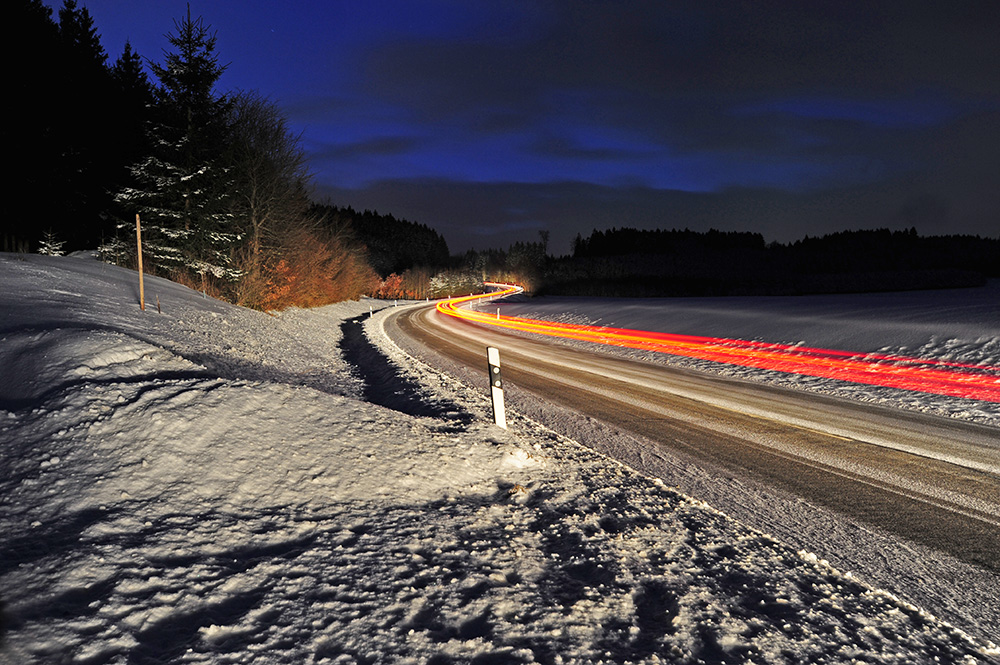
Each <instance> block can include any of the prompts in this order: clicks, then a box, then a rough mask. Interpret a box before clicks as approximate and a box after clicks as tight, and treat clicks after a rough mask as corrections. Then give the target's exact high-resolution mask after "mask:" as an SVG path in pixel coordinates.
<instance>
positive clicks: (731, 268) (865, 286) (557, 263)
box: [536, 228, 1000, 297]
mask: <svg viewBox="0 0 1000 665" xmlns="http://www.w3.org/2000/svg"><path fill="white" fill-rule="evenodd" d="M573 249H574V251H573V254H572V255H571V256H568V257H563V258H561V259H549V260H548V261H547V263H546V264H545V268H544V271H543V276H542V278H541V280H540V281H539V284H538V288H537V289H536V292H538V293H549V294H560V295H599V296H614V297H628V296H633V297H637V296H646V297H652V296H720V295H794V294H807V293H848V292H866V291H896V290H913V289H931V288H957V287H968V286H979V285H982V284H984V283H985V281H986V279H988V278H991V277H1000V238H995V239H994V238H980V237H978V236H933V237H920V236H919V235H918V234H917V232H916V230H915V229H909V230H907V231H890V230H888V229H877V230H864V231H844V232H840V233H834V234H831V235H826V236H823V237H818V238H810V237H806V238H804V239H802V240H799V241H796V242H793V243H788V244H781V243H770V244H767V243H765V242H764V238H763V236H761V235H760V234H758V233H736V232H721V231H715V230H711V231H708V232H705V233H699V232H695V231H690V230H683V231H680V230H670V231H666V230H637V229H628V228H625V229H611V230H609V231H594V232H593V233H592V234H591V236H590V237H589V238H583V237H579V236H578V237H577V239H576V241H575V242H574V247H573Z"/></svg>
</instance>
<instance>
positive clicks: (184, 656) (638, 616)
mask: <svg viewBox="0 0 1000 665" xmlns="http://www.w3.org/2000/svg"><path fill="white" fill-rule="evenodd" d="M135 282H136V275H135V273H134V272H130V271H126V270H123V269H120V268H116V267H113V266H107V265H103V264H100V263H98V262H96V261H92V260H89V259H84V258H73V257H66V258H59V257H39V256H16V255H10V254H0V377H2V382H0V599H2V601H3V603H4V610H3V623H2V627H0V630H2V633H0V635H2V638H0V639H2V640H3V641H2V646H0V662H2V663H4V665H6V664H8V663H9V664H10V665H15V664H17V665H21V664H26V665H29V664H34V663H38V664H42V663H46V664H47V663H80V664H87V665H97V664H101V663H121V664H126V663H127V664H130V665H131V664H140V665H141V664H145V663H264V664H270V663H289V664H291V663H295V664H301V663H345V664H346V663H437V664H445V663H480V664H488V663H532V662H537V663H584V662H586V663H598V662H609V663H624V662H636V663H639V662H643V663H653V662H682V663H683V662H746V663H750V662H753V663H765V662H770V663H802V662H877V663H897V662H898V663H914V662H941V663H949V662H950V663H954V662H962V663H965V662H998V661H1000V651H998V649H997V647H996V646H994V645H992V644H989V643H986V642H983V641H980V640H977V639H975V638H972V637H969V636H968V635H966V634H965V633H963V632H961V631H959V630H958V629H955V628H953V627H951V626H950V625H948V624H946V623H944V622H942V621H940V620H938V619H936V618H934V617H933V616H931V615H930V614H927V613H925V612H923V611H921V610H920V609H918V608H916V607H914V606H911V605H909V604H907V603H905V602H902V601H900V600H898V599H897V598H895V597H894V596H892V595H891V594H888V593H886V592H883V591H879V590H877V589H873V588H871V587H869V586H866V585H865V584H863V583H861V582H859V581H857V580H856V579H854V578H853V577H852V576H850V575H849V574H846V573H841V572H838V571H837V570H835V569H834V568H832V567H831V566H829V565H828V564H826V563H825V562H824V561H822V560H818V559H817V558H816V557H815V556H814V555H812V554H810V553H808V552H806V551H799V552H797V551H795V550H794V549H790V548H789V547H787V546H785V545H782V544H781V543H779V542H776V541H775V540H774V539H772V538H770V537H768V536H767V535H764V534H762V533H760V532H757V531H754V530H751V529H749V528H747V527H745V526H742V525H741V524H740V523H737V522H735V521H733V520H732V519H730V518H728V517H726V516H725V515H723V514H721V513H719V512H717V511H715V510H713V509H712V508H711V507H709V506H707V505H705V504H703V503H700V502H697V501H694V500H691V499H689V498H687V497H685V496H684V495H682V494H680V493H678V492H677V491H676V490H673V489H671V488H669V487H667V486H665V485H664V484H663V483H662V482H659V481H655V480H650V479H649V478H647V477H644V476H643V475H640V474H639V473H637V472H635V471H632V470H630V469H629V468H627V467H624V466H622V465H620V464H618V463H615V462H613V461H611V460H609V459H608V458H606V457H603V456H601V455H600V454H598V453H595V452H593V451H591V450H590V449H587V448H584V447H582V446H580V445H578V444H576V443H574V442H573V441H570V440H567V439H565V438H562V437H560V436H557V435H555V434H553V433H552V432H550V431H548V430H546V429H544V428H543V427H541V426H539V425H537V424H536V423H534V422H532V421H530V420H528V419H526V418H524V417H522V416H518V415H517V414H510V420H511V429H510V430H509V431H506V432H505V431H502V430H498V429H497V428H495V427H493V426H492V425H490V424H489V423H488V421H487V417H486V415H487V409H488V398H487V397H486V396H485V395H484V394H483V391H481V390H478V389H476V388H469V387H466V386H465V385H463V384H460V383H457V382H456V381H455V380H453V379H450V378H448V377H446V376H443V375H440V374H436V373H434V372H432V371H430V370H429V369H427V368H426V367H422V368H419V372H418V374H415V375H411V376H420V377H422V379H421V383H422V384H423V388H422V390H423V391H424V393H423V395H424V398H425V400H426V402H427V404H429V405H430V406H431V407H433V408H432V413H433V415H423V416H412V415H407V414H405V413H402V412H400V411H398V410H393V409H390V408H386V407H383V406H378V405H376V404H373V403H371V402H368V401H365V400H364V399H363V396H365V395H368V394H370V386H369V387H366V385H365V382H364V380H363V379H362V377H361V376H359V375H358V373H357V372H355V371H353V370H352V368H351V366H350V365H349V364H348V363H347V362H346V361H345V360H344V355H343V353H342V350H341V348H340V345H339V342H340V339H341V335H342V329H345V328H344V326H345V322H346V321H347V320H348V319H351V318H353V317H357V316H359V315H364V314H366V313H367V312H368V310H369V306H370V304H369V303H367V302H365V303H343V304H339V305H334V306H330V307H325V308H321V309H318V310H312V311H300V310H295V311H290V312H285V313H282V314H281V315H279V316H274V317H272V316H268V315H265V314H260V313H257V312H252V311H248V310H242V309H239V308H236V307H232V306H229V305H226V304H224V303H220V302H217V301H213V300H210V299H206V298H204V297H203V296H202V295H201V294H199V293H196V292H193V291H190V290H187V289H185V288H183V287H180V286H178V285H176V284H172V283H169V282H165V281H163V280H157V279H151V278H150V279H147V281H146V298H147V308H146V311H145V312H143V311H140V310H139V308H138V306H137V305H136V303H137V299H138V297H137V296H138V288H137V284H136V283H135ZM157 301H158V303H159V306H160V308H161V310H162V311H161V312H158V311H157V304H156V303H157ZM375 306H376V307H378V306H379V304H378V303H376V304H375ZM381 317H382V315H379V314H376V315H375V316H374V317H372V318H371V320H370V321H368V324H367V327H368V331H369V334H370V335H371V336H372V338H377V337H378V335H377V334H376V331H377V324H378V323H379V321H380V320H381ZM379 343H381V344H384V342H379ZM362 355H364V354H362ZM380 380H381V381H382V382H383V383H386V382H391V378H390V377H385V376H383V377H382V378H381V379H380ZM385 396H386V395H385V394H384V392H383V397H385ZM389 397H391V395H389ZM384 401H386V402H387V403H391V399H388V400H384Z"/></svg>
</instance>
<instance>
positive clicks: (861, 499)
mask: <svg viewBox="0 0 1000 665" xmlns="http://www.w3.org/2000/svg"><path fill="white" fill-rule="evenodd" d="M387 327H391V328H392V329H393V331H398V334H402V335H405V336H407V337H409V338H412V339H414V340H416V341H419V343H421V344H423V345H426V346H428V347H430V348H431V349H433V350H434V351H436V352H438V353H440V354H442V355H444V356H446V357H448V358H450V359H451V360H452V361H457V362H459V363H463V364H466V365H468V366H469V367H472V368H475V369H477V370H478V369H482V368H483V367H485V347H486V346H487V345H491V346H497V347H499V348H500V349H501V350H502V354H503V367H504V378H505V381H506V382H507V383H508V384H513V385H515V386H517V387H518V388H520V389H523V390H525V391H528V392H530V393H533V394H535V395H537V396H538V397H540V398H542V399H545V400H548V401H550V402H553V403H556V404H559V405H561V406H564V407H567V408H570V409H573V410H574V411H577V412H580V413H584V414H586V415H589V416H592V417H594V418H596V419H598V420H602V421H604V422H607V423H610V424H613V425H615V426H617V427H619V428H620V429H622V430H625V431H629V432H633V433H635V434H638V435H640V436H642V437H644V438H646V439H648V440H651V441H653V442H655V443H656V445H658V446H660V447H662V448H664V449H666V450H669V451H675V452H676V453H678V454H680V455H683V456H684V457H685V458H688V459H695V460H697V461H698V462H699V463H700V464H701V465H703V466H705V467H708V468H711V469H716V470H719V471H721V472H722V473H726V474H729V475H732V476H735V477H737V478H745V479H750V480H752V481H754V482H761V483H764V484H766V485H768V486H772V487H775V488H779V489H780V490H783V491H786V492H791V493H793V494H795V495H798V496H800V497H802V498H803V499H805V500H806V501H809V502H812V503H814V504H817V505H821V506H825V507H827V508H829V509H832V510H834V511H837V512H839V513H842V514H844V515H847V516H849V517H850V518H853V519H856V520H860V521H862V522H865V523H868V524H870V525H873V526H875V527H877V528H879V529H882V530H884V531H886V532H888V533H892V534H896V535H897V536H901V537H903V538H905V539H907V540H910V541H913V542H916V543H920V544H923V545H926V546H929V547H931V548H933V549H936V550H939V551H942V552H946V553H948V554H950V555H951V556H954V557H955V558H957V559H959V560H962V561H965V562H967V563H970V564H973V565H975V566H978V567H982V568H985V569H988V570H992V571H994V572H1000V431H998V430H997V429H996V428H992V427H986V426H982V425H977V424H974V423H966V422H962V421H956V420H952V419H946V418H941V417H935V416H929V415H925V414H920V413H914V412H906V411H899V410H894V409H888V408H883V407H878V406H873V405H869V404H862V403H857V402H851V401H847V400H842V399H837V398H833V397H829V396H825V395H818V394H814V393H807V392H803V391H795V390H789V389H785V388H779V387H775V386H768V385H761V384H756V383H750V382H747V381H742V380H737V379H732V378H728V377H721V376H716V375H710V374H704V373H700V372H694V371H690V370H685V369H680V368H675V367H669V366H666V365H661V364H653V363H647V362H642V361H637V360H634V359H630V358H625V357H622V356H618V355H613V354H610V353H607V352H604V351H602V350H600V349H588V348H582V347H580V346H578V345H565V344H559V343H553V341H552V340H550V339H539V338H532V337H528V336H524V335H516V334H511V333H506V332H502V331H499V330H495V329H490V328H486V327H483V326H479V325H475V324H470V323H467V322H464V321H459V320H456V319H453V318H451V317H447V316H443V315H441V314H440V313H438V312H436V311H435V309H434V308H433V307H418V308H409V309H405V310H400V311H399V312H397V313H394V314H392V315H391V316H390V317H389V319H388V320H387Z"/></svg>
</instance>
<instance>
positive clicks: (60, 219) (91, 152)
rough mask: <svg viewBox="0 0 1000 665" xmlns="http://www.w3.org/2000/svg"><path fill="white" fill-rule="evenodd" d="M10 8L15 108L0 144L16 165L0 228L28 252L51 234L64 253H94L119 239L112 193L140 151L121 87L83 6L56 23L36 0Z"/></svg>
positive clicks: (15, 0) (70, 8)
mask: <svg viewBox="0 0 1000 665" xmlns="http://www.w3.org/2000/svg"><path fill="white" fill-rule="evenodd" d="M5 9H6V10H7V13H6V16H8V17H9V18H10V19H11V20H12V23H11V24H10V25H12V26H13V28H14V31H15V33H16V34H17V38H16V39H8V40H5V47H4V48H5V49H7V51H8V52H7V54H6V55H7V62H10V63H12V65H11V66H10V67H8V70H7V76H8V77H9V84H8V85H9V87H8V90H9V95H10V98H11V99H12V100H13V103H11V104H8V105H7V107H6V108H7V111H8V114H9V115H8V117H7V118H5V121H4V125H3V129H2V132H3V134H2V140H3V143H4V149H5V157H6V158H7V159H8V161H9V162H10V163H11V164H13V165H14V167H15V168H14V169H13V172H12V173H10V174H8V176H7V178H6V179H5V182H6V183H7V187H9V188H10V192H11V195H8V196H5V197H3V199H4V203H3V210H2V214H0V229H2V233H3V236H4V237H5V238H7V239H15V240H17V241H19V243H20V244H21V246H25V247H26V248H28V249H30V250H35V249H37V248H38V246H39V243H40V242H41V240H42V238H43V236H45V234H48V235H49V237H50V238H53V237H54V238H57V239H58V241H59V242H62V243H65V245H66V249H67V250H75V249H84V248H88V247H89V248H93V247H96V246H97V244H98V243H99V242H100V240H101V238H102V237H107V236H110V235H111V234H112V233H113V230H114V223H113V221H112V220H111V218H110V216H109V214H108V212H109V210H110V208H111V206H112V198H111V196H112V192H113V191H114V190H115V189H116V188H117V183H119V182H121V179H122V177H123V176H124V174H125V166H126V164H127V163H128V161H129V156H128V153H129V147H130V146H132V145H134V141H133V140H132V136H131V135H130V133H129V131H128V121H127V120H128V118H129V117H130V113H131V111H130V110H129V109H128V108H127V105H126V104H125V103H124V97H125V93H124V91H123V89H122V87H121V80H120V79H117V78H116V77H115V76H114V75H113V74H112V69H113V68H112V67H109V66H108V63H107V54H106V52H105V51H104V48H103V47H102V46H101V42H100V35H99V34H98V32H97V29H96V27H95V26H94V23H93V19H92V18H91V16H90V14H89V12H88V11H87V9H86V8H85V7H80V6H79V5H77V3H76V2H75V1H73V0H66V2H65V3H64V5H63V7H62V8H61V9H60V10H59V12H58V22H57V21H56V20H55V19H54V18H53V15H52V11H51V10H50V9H49V8H48V7H46V6H45V5H43V4H42V3H41V2H40V0H12V2H10V3H8V4H7V5H6V6H5ZM14 63H16V64H14Z"/></svg>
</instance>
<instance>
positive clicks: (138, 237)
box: [135, 213, 146, 312]
mask: <svg viewBox="0 0 1000 665" xmlns="http://www.w3.org/2000/svg"><path fill="white" fill-rule="evenodd" d="M135 244H136V245H137V246H138V256H139V309H141V310H142V311H144V312H145V311H146V291H145V287H144V286H143V283H142V227H140V226H139V214H138V213H136V215H135Z"/></svg>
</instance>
